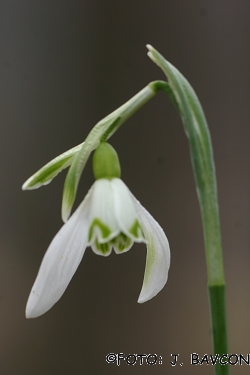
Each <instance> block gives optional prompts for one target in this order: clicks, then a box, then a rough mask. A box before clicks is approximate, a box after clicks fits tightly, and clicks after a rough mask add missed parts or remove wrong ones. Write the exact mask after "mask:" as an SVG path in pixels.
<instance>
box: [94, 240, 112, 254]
mask: <svg viewBox="0 0 250 375" xmlns="http://www.w3.org/2000/svg"><path fill="white" fill-rule="evenodd" d="M95 245H96V248H97V249H98V250H99V251H101V252H102V253H103V254H107V253H109V251H110V243H109V242H106V243H99V242H98V241H97V240H96V241H95Z"/></svg>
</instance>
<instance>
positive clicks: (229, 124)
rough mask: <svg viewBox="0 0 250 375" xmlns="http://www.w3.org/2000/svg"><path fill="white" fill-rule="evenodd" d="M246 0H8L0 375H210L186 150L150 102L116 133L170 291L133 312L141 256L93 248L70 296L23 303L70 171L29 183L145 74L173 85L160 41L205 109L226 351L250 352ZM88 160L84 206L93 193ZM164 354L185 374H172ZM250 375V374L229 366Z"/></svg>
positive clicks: (2, 32) (167, 111)
mask: <svg viewBox="0 0 250 375" xmlns="http://www.w3.org/2000/svg"><path fill="white" fill-rule="evenodd" d="M249 17H250V1H249V0H238V1H235V0H220V1H218V0H210V1H206V0H189V1H187V0H175V1H171V0H136V1H117V0H116V1H114V0H106V1H104V0H92V1H87V0H71V1H66V0H60V1H58V0H37V1H33V0H22V1H20V0H1V1H0V38H1V42H0V90H1V99H0V107H1V110H0V116H1V137H0V142H1V145H0V155H1V156H0V157H1V213H0V220H1V225H0V231H1V232H0V254H1V258H0V373H1V374H3V375H17V374H18V375H34V374H36V375H45V374H47V375H50V374H51V375H52V374H53V375H55V374H60V375H71V374H74V375H81V374H98V373H99V374H108V373H109V374H118V373H119V374H128V373H129V374H130V373H131V374H135V373H136V374H151V373H154V374H157V375H161V374H170V375H171V374H175V375H179V374H212V373H213V367H212V366H207V365H206V364H205V365H203V366H191V364H190V354H191V353H193V352H196V353H198V354H200V356H203V355H204V354H205V353H207V354H211V353H212V347H211V332H210V322H209V313H208V298H207V290H206V268H205V256H204V245H203V236H202V227H201V219H200V213H199V207H198V203H197V197H196V192H195V186H194V179H193V175H192V170H191V163H190V158H189V149H188V142H187V139H186V136H185V134H184V132H183V127H182V124H181V121H180V118H179V117H178V115H177V113H176V111H175V109H174V108H173V106H172V104H171V103H170V101H169V99H168V98H167V96H166V95H164V94H163V93H160V94H159V95H157V96H156V98H154V99H153V100H152V101H151V102H149V103H148V104H147V105H146V106H145V107H144V108H143V109H141V110H140V111H139V112H138V113H137V114H136V115H135V116H133V118H132V119H130V120H129V121H128V122H127V123H126V124H125V125H123V127H122V128H121V129H120V130H119V132H118V133H116V134H115V135H114V136H113V138H112V141H111V143H112V145H113V146H114V147H115V148H116V150H117V152H118V153H119V156H120V161H121V165H122V178H123V180H124V181H125V183H126V184H127V185H128V186H129V188H130V189H131V191H132V192H133V194H134V195H135V196H136V197H137V198H138V199H139V200H140V201H141V203H142V204H143V205H144V206H145V207H146V208H147V209H148V211H149V212H150V213H151V214H152V215H153V216H154V217H155V218H156V220H157V221H159V223H160V224H161V226H162V227H163V228H164V230H165V232H166V234H167V236H168V238H169V241H170V245H171V254H172V263H171V269H170V273H169V281H168V283H167V285H166V287H165V288H164V290H163V291H162V292H161V293H160V294H159V295H158V296H157V297H155V298H154V299H152V300H151V301H149V302H147V303H145V304H142V305H139V304H137V302H136V301H137V298H138V295H139V293H140V290H141V285H142V280H143V273H144V264H145V256H146V250H145V246H143V245H140V246H139V245H137V246H134V247H133V248H132V250H131V251H129V252H128V253H126V254H124V255H121V256H116V255H115V254H112V255H111V256H110V257H108V258H103V257H98V256H96V255H94V253H93V252H92V251H91V250H90V249H88V250H87V252H86V255H85V256H84V259H83V261H82V263H81V265H80V267H79V269H78V271H77V273H76V274H75V276H74V278H73V280H72V282H71V283H70V285H69V287H68V289H67V290H66V293H65V294H64V296H63V297H62V299H61V300H60V301H59V302H58V303H57V304H56V305H55V306H54V307H53V309H52V310H50V311H49V312H48V313H46V314H45V315H43V316H42V317H40V318H37V319H34V320H26V319H25V317H24V310H25V304H26V301H27V298H28V295H29V292H30V289H31V287H32V284H33V282H34V280H35V277H36V274H37V271H38V268H39V265H40V262H41V259H42V257H43V254H44V252H45V251H46V249H47V246H48V245H49V243H50V241H51V239H52V238H53V236H54V235H55V234H56V232H57V231H58V230H59V228H60V227H61V225H62V222H61V218H60V204H61V194H62V187H63V181H64V178H65V173H63V174H61V175H60V176H59V177H58V178H56V180H54V181H53V183H51V184H50V185H48V186H46V187H44V188H41V189H38V190H36V191H31V192H22V191H21V185H22V183H23V182H24V181H25V180H26V179H27V178H28V177H29V176H30V175H31V174H32V173H33V172H35V171H36V170H37V169H38V168H40V167H41V166H42V165H43V164H45V163H46V162H47V161H49V160H50V159H51V158H53V157H55V156H56V155H58V154H59V153H61V152H63V151H65V150H67V149H68V148H70V147H73V146H75V145H76V144H78V143H79V142H81V141H83V140H84V138H85V137H86V135H87V134H88V132H89V130H90V129H91V128H92V126H93V125H94V124H95V123H96V122H97V121H99V120H100V119H101V118H102V117H104V116H105V115H107V114H108V113H110V112H111V111H113V110H114V109H116V108H117V107H118V106H120V105H121V104H123V103H124V102H125V101H126V100H128V99H129V98H130V97H131V96H133V95H134V94H135V93H137V92H138V91H139V90H140V89H141V88H143V87H144V86H145V85H146V84H147V83H149V82H150V81H151V80H155V79H164V75H163V74H162V72H161V71H160V70H159V68H158V67H156V66H155V65H154V64H153V63H152V62H151V61H150V60H149V59H148V57H147V56H146V48H145V45H146V44H147V43H150V44H152V45H153V46H154V47H155V48H157V49H158V50H159V51H160V52H161V53H162V54H163V55H164V56H165V57H166V58H167V59H168V60H169V61H171V62H172V63H173V64H174V65H175V66H176V67H178V69H179V70H180V71H181V72H182V73H183V74H184V75H185V76H186V77H187V79H188V80H189V81H190V82H191V84H192V86H193V87H194V88H195V90H196V92H197V94H198V96H199V98H200V100H201V103H202V105H203V108H204V111H205V113H206V117H207V120H208V123H209V126H210V131H211V135H212V139H213V146H214V154H215V161H216V167H217V178H218V189H219V200H220V213H221V225H222V237H223V246H224V259H225V273H226V280H227V305H228V326H229V345H230V350H229V352H230V353H242V354H244V355H246V354H247V353H250V335H249V333H250V328H249V314H250V293H249V291H250V269H249V264H250V252H249V247H250V231H249V227H250V196H249V191H250V168H249V164H250V126H249V119H250V106H249V86H250V85H249V83H250V72H249V66H250V49H249V41H250V23H249ZM93 181H94V180H93V176H92V171H91V165H90V163H89V164H88V165H87V167H86V169H85V171H84V173H83V176H82V181H81V186H80V188H79V191H78V197H77V203H79V202H80V201H81V200H82V199H83V197H84V196H85V194H86V192H87V190H88V189H89V188H90V186H91V184H92V183H93ZM110 352H114V353H119V352H123V353H125V355H128V354H130V353H141V354H143V353H145V354H149V353H157V354H158V355H160V356H162V358H163V363H162V364H157V365H155V366H149V365H146V364H145V365H142V366H139V364H137V365H135V366H129V365H126V364H125V363H124V362H123V363H122V364H121V366H120V367H118V366H116V365H115V364H109V365H108V364H107V363H106V361H105V357H106V355H107V354H108V353H110ZM171 353H178V354H180V356H179V363H181V362H182V363H183V366H180V365H179V364H178V365H177V366H176V367H172V366H171V365H170V363H169V362H170V360H171V359H172V358H171ZM231 373H232V374H241V375H244V374H248V373H249V366H247V365H242V366H239V365H237V366H232V367H231Z"/></svg>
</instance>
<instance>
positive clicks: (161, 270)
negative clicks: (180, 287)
mask: <svg viewBox="0 0 250 375" xmlns="http://www.w3.org/2000/svg"><path fill="white" fill-rule="evenodd" d="M133 200H134V206H135V209H136V211H137V213H138V215H139V216H140V219H141V221H140V223H141V226H142V229H143V232H144V235H145V238H146V240H147V241H148V243H147V260H146V269H145V274H144V280H143V285H142V290H141V293H140V296H139V299H138V302H139V303H143V302H146V301H148V300H149V299H151V298H153V297H154V296H155V295H156V294H157V293H159V292H160V291H161V289H162V288H163V287H164V285H165V284H166V282H167V278H168V270H169V266H170V249H169V243H168V240H167V237H166V235H165V233H164V231H163V229H162V228H161V227H160V225H159V224H158V223H157V221H155V219H154V218H153V217H152V216H151V215H150V213H149V212H148V211H147V210H146V209H145V208H144V207H142V205H141V204H140V202H138V201H137V200H136V199H135V197H133Z"/></svg>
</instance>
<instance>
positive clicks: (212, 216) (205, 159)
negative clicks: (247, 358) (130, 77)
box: [147, 45, 229, 375]
mask: <svg viewBox="0 0 250 375" xmlns="http://www.w3.org/2000/svg"><path fill="white" fill-rule="evenodd" d="M147 47H148V49H149V53H148V55H149V57H150V58H151V59H152V60H153V61H154V62H155V63H156V64H157V65H158V66H159V67H160V68H161V69H162V70H163V72H164V73H165V75H166V76H167V78H168V83H169V86H167V90H166V89H165V91H166V92H167V94H169V96H170V99H171V100H172V101H173V103H174V104H175V106H176V109H177V110H178V112H179V114H180V116H181V118H182V121H183V124H184V130H185V132H186V135H187V137H188V140H189V146H190V154H191V161H192V167H193V171H194V176H195V182H196V190H197V194H198V200H199V204H200V210H201V217H202V224H203V232H204V241H205V252H206V263H207V275H208V290H209V301H210V315H211V325H212V334H213V348H214V354H219V355H223V354H226V353H228V347H227V322H226V303H225V280H224V271H223V257H222V245H221V235H220V221H219V208H218V207H219V206H218V198H217V184H216V174H215V166H214V158H213V150H212V142H211V137H210V133H209V129H208V125H207V122H206V119H205V116H204V113H203V110H202V107H201V105H200V102H199V100H198V98H197V96H196V94H195V92H194V90H193V89H192V87H191V86H190V84H189V83H188V82H187V80H186V79H185V78H184V77H183V75H182V74H181V73H180V72H179V71H178V70H177V69H176V68H175V67H174V66H173V65H172V64H170V63H169V62H168V61H166V60H165V59H164V57H163V56H162V55H161V54H160V53H159V52H157V51H156V50H155V49H154V48H153V47H152V46H150V45H149V46H147ZM215 374H216V375H227V374H229V366H228V365H220V364H219V363H217V364H216V365H215Z"/></svg>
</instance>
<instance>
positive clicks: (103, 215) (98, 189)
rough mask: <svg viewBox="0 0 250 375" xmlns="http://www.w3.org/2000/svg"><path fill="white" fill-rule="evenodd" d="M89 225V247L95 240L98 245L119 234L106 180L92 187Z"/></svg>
mask: <svg viewBox="0 0 250 375" xmlns="http://www.w3.org/2000/svg"><path fill="white" fill-rule="evenodd" d="M89 223H90V226H91V229H90V233H91V238H90V239H89V245H92V244H93V243H94V242H95V240H96V239H98V242H99V243H106V242H108V241H109V240H110V239H113V238H114V237H116V236H117V235H118V234H119V232H120V229H119V227H118V224H117V220H116V217H115V213H114V197H113V191H112V186H111V182H110V180H108V179H106V178H101V179H99V180H97V181H96V182H95V183H94V185H93V192H92V195H91V204H90V211H89ZM102 226H103V227H105V228H106V231H104V232H103V231H102V230H101V228H102Z"/></svg>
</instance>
